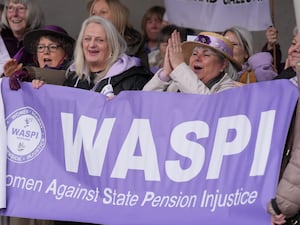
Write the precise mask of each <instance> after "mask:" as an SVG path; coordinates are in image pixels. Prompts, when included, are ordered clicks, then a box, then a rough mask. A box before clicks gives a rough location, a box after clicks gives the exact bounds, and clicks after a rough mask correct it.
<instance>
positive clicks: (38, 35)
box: [4, 25, 75, 90]
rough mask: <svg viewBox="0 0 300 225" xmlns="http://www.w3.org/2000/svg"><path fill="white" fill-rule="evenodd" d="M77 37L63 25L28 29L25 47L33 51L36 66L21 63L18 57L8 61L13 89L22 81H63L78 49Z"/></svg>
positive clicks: (57, 82)
mask: <svg viewBox="0 0 300 225" xmlns="http://www.w3.org/2000/svg"><path fill="white" fill-rule="evenodd" d="M74 42H75V41H74V39H73V38H72V37H70V36H69V35H68V33H67V32H66V31H65V30H64V29H63V28H61V27H58V26H53V25H48V26H45V27H43V28H41V29H37V30H33V31H30V32H28V33H27V34H26V35H25V37H24V47H25V50H26V51H27V52H30V53H31V54H33V61H34V62H35V63H34V65H32V66H25V67H23V68H22V64H18V62H17V61H16V60H15V59H11V60H9V61H8V62H7V63H6V64H5V65H4V75H5V76H9V77H10V87H11V89H14V90H17V89H19V88H20V85H19V83H18V80H19V81H31V80H33V79H40V80H44V81H45V82H46V83H50V84H60V85H61V84H63V82H64V80H65V70H66V69H67V68H68V66H69V64H70V62H71V60H72V57H73V49H74Z"/></svg>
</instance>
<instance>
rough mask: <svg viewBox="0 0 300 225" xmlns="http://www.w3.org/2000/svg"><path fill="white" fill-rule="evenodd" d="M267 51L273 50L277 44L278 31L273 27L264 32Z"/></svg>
mask: <svg viewBox="0 0 300 225" xmlns="http://www.w3.org/2000/svg"><path fill="white" fill-rule="evenodd" d="M266 38H267V49H268V50H271V49H273V45H274V44H276V43H277V38H278V30H277V29H276V28H275V27H269V28H268V29H267V31H266Z"/></svg>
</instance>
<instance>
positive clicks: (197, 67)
mask: <svg viewBox="0 0 300 225" xmlns="http://www.w3.org/2000/svg"><path fill="white" fill-rule="evenodd" d="M202 69H203V67H201V66H197V65H195V66H194V67H193V70H194V71H198V72H199V71H201V70H202Z"/></svg>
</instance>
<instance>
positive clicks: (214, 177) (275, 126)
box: [1, 79, 298, 225]
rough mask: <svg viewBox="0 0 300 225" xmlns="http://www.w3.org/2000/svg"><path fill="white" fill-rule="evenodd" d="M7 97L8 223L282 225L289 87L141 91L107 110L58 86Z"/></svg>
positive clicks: (90, 95) (95, 96)
mask: <svg viewBox="0 0 300 225" xmlns="http://www.w3.org/2000/svg"><path fill="white" fill-rule="evenodd" d="M1 92H2V97H3V103H4V106H5V117H3V118H2V119H3V120H5V122H6V125H7V157H8V161H7V172H6V185H7V196H6V199H7V205H6V206H7V208H6V209H2V211H1V214H2V215H8V216H17V217H29V218H40V219H55V220H67V221H83V222H93V223H101V224H114V225H116V224H120V225H121V224H122V225H124V224H130V225H135V224H136V225H137V224H149V225H151V224H153V225H163V224H174V225H177V224H178V225H179V224H180V225H182V224H189V225H196V224H199V223H200V222H201V221H205V224H208V225H219V224H220V223H223V224H231V225H238V224H243V225H248V224H249V225H250V224H251V225H252V224H261V225H269V224H270V217H269V215H268V214H267V213H266V204H267V202H268V201H269V200H270V198H272V197H273V195H274V192H275V188H276V184H277V175H278V171H279V167H280V162H281V155H282V150H283V146H284V142H285V138H286V134H287V130H288V127H289V122H290V119H291V115H292V112H293V110H294V106H295V104H296V101H297V98H298V89H297V88H296V87H295V86H294V85H292V84H291V83H290V82H289V81H286V80H284V81H281V80H280V81H270V82H261V83H257V84H251V85H247V86H245V87H242V88H235V89H232V90H228V91H224V92H221V93H218V94H213V95H208V96H205V95H192V94H179V93H158V92H141V91H131V92H122V93H120V94H119V95H118V96H117V97H115V98H114V99H112V100H107V99H106V98H105V97H104V96H102V95H100V94H99V93H95V92H90V91H84V90H79V89H75V88H66V87H60V86H52V85H45V86H43V87H42V88H40V89H39V90H35V89H32V87H31V84H29V83H23V84H22V88H21V89H20V90H19V91H11V90H10V89H9V87H8V82H7V79H3V81H2V90H1ZM2 122H3V121H2ZM2 125H3V123H2ZM3 129H4V128H3ZM1 150H2V152H5V151H6V149H1ZM4 175H5V174H4ZM216 218H217V219H216Z"/></svg>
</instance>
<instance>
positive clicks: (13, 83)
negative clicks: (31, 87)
mask: <svg viewBox="0 0 300 225" xmlns="http://www.w3.org/2000/svg"><path fill="white" fill-rule="evenodd" d="M27 78H29V74H28V72H27V71H26V70H18V71H16V72H14V73H13V74H12V75H11V76H10V77H9V87H10V89H12V90H15V91H17V90H19V89H20V87H21V86H20V83H19V82H20V81H24V80H25V79H27Z"/></svg>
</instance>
